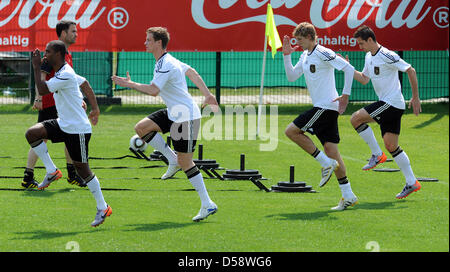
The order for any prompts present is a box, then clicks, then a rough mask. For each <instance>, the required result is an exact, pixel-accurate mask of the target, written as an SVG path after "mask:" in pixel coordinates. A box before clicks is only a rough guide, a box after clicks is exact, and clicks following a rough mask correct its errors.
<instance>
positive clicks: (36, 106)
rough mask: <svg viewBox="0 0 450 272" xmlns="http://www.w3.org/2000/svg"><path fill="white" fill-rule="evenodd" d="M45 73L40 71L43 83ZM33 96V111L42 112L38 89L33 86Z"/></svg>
mask: <svg viewBox="0 0 450 272" xmlns="http://www.w3.org/2000/svg"><path fill="white" fill-rule="evenodd" d="M46 75H47V73H45V72H42V71H41V80H42V81H45V76H46ZM34 89H35V92H36V93H35V96H34V103H33V110H42V96H41V95H40V94H39V92H38V88H37V86H36V85H35V88H34Z"/></svg>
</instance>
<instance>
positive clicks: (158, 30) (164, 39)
mask: <svg viewBox="0 0 450 272" xmlns="http://www.w3.org/2000/svg"><path fill="white" fill-rule="evenodd" d="M149 33H151V34H152V35H153V39H154V40H155V41H161V45H162V48H163V49H166V48H167V44H168V43H169V41H170V34H169V32H168V31H167V28H165V27H162V26H154V27H149V28H148V29H147V34H149Z"/></svg>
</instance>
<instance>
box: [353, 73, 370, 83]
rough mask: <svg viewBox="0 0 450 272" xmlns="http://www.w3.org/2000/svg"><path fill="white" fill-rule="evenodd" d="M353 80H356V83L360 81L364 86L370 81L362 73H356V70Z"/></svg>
mask: <svg viewBox="0 0 450 272" xmlns="http://www.w3.org/2000/svg"><path fill="white" fill-rule="evenodd" d="M353 79H355V80H356V81H358V82H359V83H361V84H362V85H366V84H367V83H369V81H370V78H369V77H367V76H365V75H364V74H363V73H362V72H360V71H356V70H355V73H354V75H353Z"/></svg>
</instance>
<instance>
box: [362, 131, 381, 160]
mask: <svg viewBox="0 0 450 272" xmlns="http://www.w3.org/2000/svg"><path fill="white" fill-rule="evenodd" d="M358 134H359V136H361V138H363V140H364V141H365V142H366V144H367V145H368V146H369V148H370V150H371V151H372V154H373V155H375V156H381V154H382V153H383V151H381V148H380V146H379V145H378V142H377V139H375V135H374V134H373V130H372V129H371V128H370V126H367V128H366V129H365V130H364V131H361V132H359V133H358Z"/></svg>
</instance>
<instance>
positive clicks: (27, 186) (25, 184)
mask: <svg viewBox="0 0 450 272" xmlns="http://www.w3.org/2000/svg"><path fill="white" fill-rule="evenodd" d="M21 185H22V187H23V188H25V189H36V188H37V187H38V185H39V183H38V182H37V181H36V180H34V179H33V180H30V181H25V180H24V181H22V184H21Z"/></svg>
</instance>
